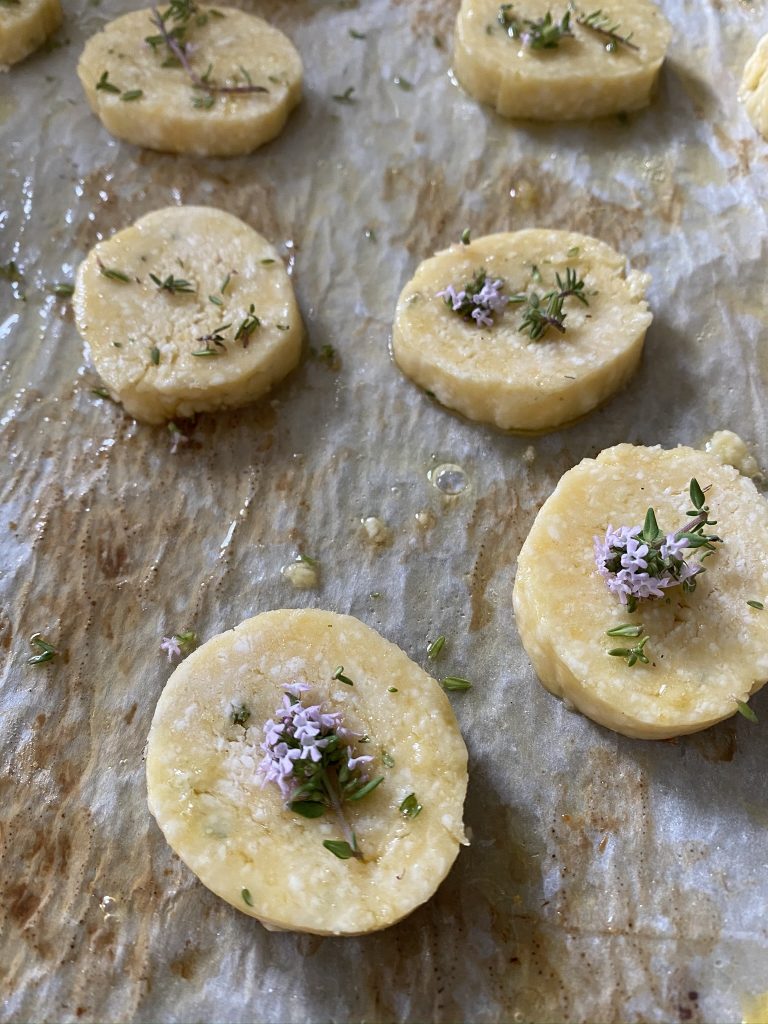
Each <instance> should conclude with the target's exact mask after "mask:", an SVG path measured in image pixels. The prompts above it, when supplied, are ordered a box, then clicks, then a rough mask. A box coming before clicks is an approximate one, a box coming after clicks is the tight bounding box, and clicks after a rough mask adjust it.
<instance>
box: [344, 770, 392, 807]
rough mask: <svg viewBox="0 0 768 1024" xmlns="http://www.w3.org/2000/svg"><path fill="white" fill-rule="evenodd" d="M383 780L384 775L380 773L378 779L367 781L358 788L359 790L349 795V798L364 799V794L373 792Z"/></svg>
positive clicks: (350, 799)
mask: <svg viewBox="0 0 768 1024" xmlns="http://www.w3.org/2000/svg"><path fill="white" fill-rule="evenodd" d="M383 781H384V776H383V775H379V777H378V778H377V779H371V781H370V782H367V783H366V784H365V785H364V786H362V787H361V788H360V789H358V790H357V792H355V793H353V794H352V795H351V796H348V797H347V800H348V801H352V800H362V799H363V797H364V796H368V794H369V793H372V792H373V791H374V789H376V787H377V786H378V785H379V783H381V782H383Z"/></svg>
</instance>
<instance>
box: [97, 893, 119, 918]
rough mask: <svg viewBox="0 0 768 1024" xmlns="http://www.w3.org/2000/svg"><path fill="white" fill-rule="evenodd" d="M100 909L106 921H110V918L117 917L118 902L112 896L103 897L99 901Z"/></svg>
mask: <svg viewBox="0 0 768 1024" xmlns="http://www.w3.org/2000/svg"><path fill="white" fill-rule="evenodd" d="M99 907H100V908H101V912H102V913H103V914H104V920H105V921H109V920H110V918H113V917H116V916H117V900H116V899H114V898H113V897H112V896H102V898H101V899H100V900H99Z"/></svg>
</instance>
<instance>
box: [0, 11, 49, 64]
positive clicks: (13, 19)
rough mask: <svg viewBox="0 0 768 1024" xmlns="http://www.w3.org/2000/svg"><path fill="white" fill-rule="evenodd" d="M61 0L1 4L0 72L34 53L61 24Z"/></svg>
mask: <svg viewBox="0 0 768 1024" xmlns="http://www.w3.org/2000/svg"><path fill="white" fill-rule="evenodd" d="M61 19H62V14H61V4H60V3H59V0H19V3H17V4H16V3H12V4H4V3H0V70H1V69H2V68H4V67H8V65H10V64H18V62H19V61H20V60H24V58H25V57H28V56H29V54H30V53H34V51H35V50H37V49H38V48H39V47H40V46H42V45H43V43H44V42H45V41H46V39H47V38H48V37H49V36H50V35H51V34H52V33H53V32H55V31H56V29H57V28H58V27H59V25H60V24H61Z"/></svg>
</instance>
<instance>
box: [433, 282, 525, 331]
mask: <svg viewBox="0 0 768 1024" xmlns="http://www.w3.org/2000/svg"><path fill="white" fill-rule="evenodd" d="M503 287H504V282H503V281H502V279H501V278H496V279H495V280H493V281H491V280H489V279H488V277H487V276H486V273H485V271H484V270H478V272H477V273H476V274H475V277H474V279H473V280H472V281H471V282H470V283H469V284H468V285H467V286H466V287H465V288H462V289H461V291H457V290H456V289H455V288H454V286H453V285H452V284H449V285H448V286H447V287H446V288H444V289H443V290H442V291H441V292H438V293H437V298H439V299H443V300H444V301H445V304H446V305H447V306H450V308H451V309H452V311H453V312H454V313H459V314H460V315H461V316H463V317H464V319H465V320H474V322H475V323H476V324H477V326H478V327H491V326H493V317H494V314H495V313H498V312H500V311H501V310H503V309H504V307H505V306H506V305H507V303H508V302H509V299H508V298H507V296H506V295H504V293H503V292H502V288H503Z"/></svg>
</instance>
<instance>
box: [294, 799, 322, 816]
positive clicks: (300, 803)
mask: <svg viewBox="0 0 768 1024" xmlns="http://www.w3.org/2000/svg"><path fill="white" fill-rule="evenodd" d="M288 806H289V807H290V809H291V810H292V811H295V812H296V814H300V815H301V816H302V818H322V816H323V815H324V814H325V807H324V806H323V804H321V803H319V802H317V801H315V800H292V801H291V802H290V803H289V804H288Z"/></svg>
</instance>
